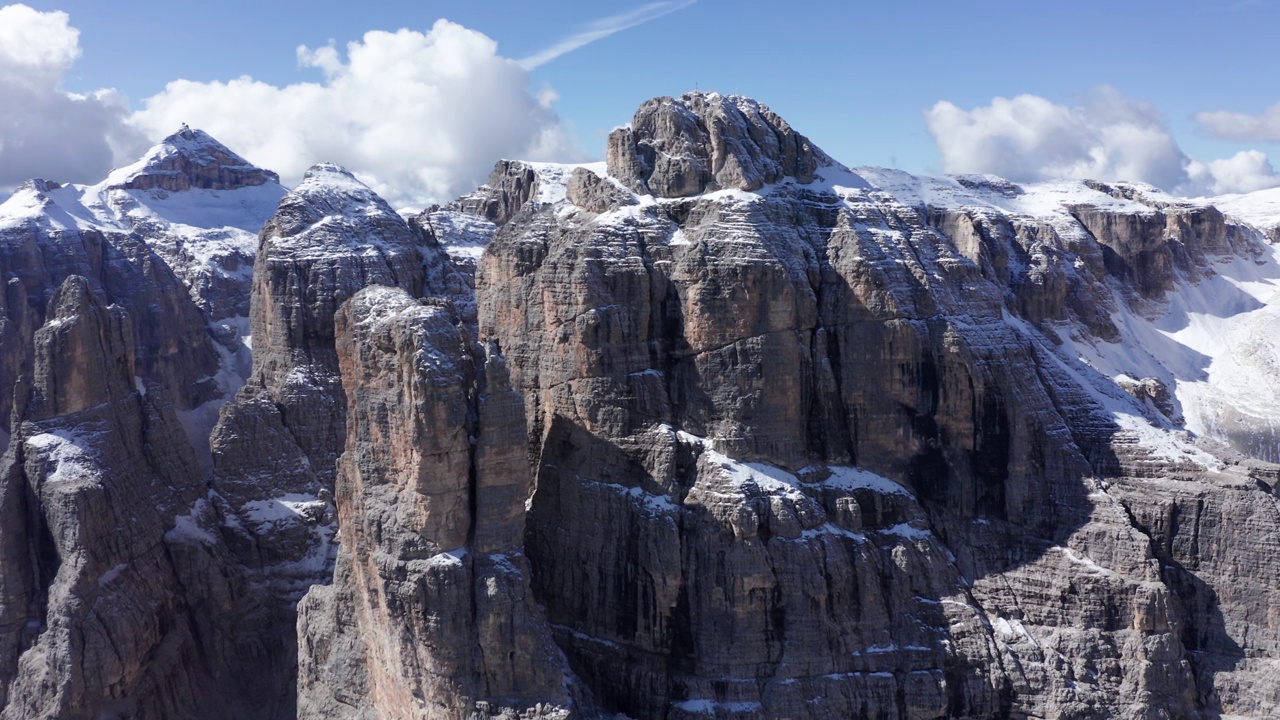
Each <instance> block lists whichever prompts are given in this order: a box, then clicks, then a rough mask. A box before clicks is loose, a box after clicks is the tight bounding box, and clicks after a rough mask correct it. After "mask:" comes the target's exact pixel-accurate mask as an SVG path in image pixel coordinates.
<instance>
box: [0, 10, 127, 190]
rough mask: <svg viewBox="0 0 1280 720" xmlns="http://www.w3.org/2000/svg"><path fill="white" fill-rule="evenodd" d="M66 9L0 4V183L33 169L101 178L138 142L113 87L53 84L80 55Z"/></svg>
mask: <svg viewBox="0 0 1280 720" xmlns="http://www.w3.org/2000/svg"><path fill="white" fill-rule="evenodd" d="M68 20H69V19H68V17H67V14H66V13H63V12H48V13H46V12H38V11H36V10H33V9H31V8H30V7H27V6H26V5H8V6H5V7H0V188H4V187H12V186H14V185H17V184H19V183H21V182H23V181H24V180H28V179H30V178H32V177H43V178H46V179H49V180H57V181H60V182H91V181H96V180H99V179H101V178H102V177H103V176H105V175H106V174H107V172H108V171H110V170H111V168H112V166H113V165H114V164H116V163H117V162H118V161H121V160H124V159H127V158H130V157H131V156H132V155H134V154H136V153H138V152H139V151H140V150H141V149H143V147H144V145H143V144H142V138H141V136H140V135H139V134H138V133H137V132H136V131H135V130H133V129H132V128H131V127H129V126H128V125H127V124H126V123H125V120H126V117H127V114H128V108H127V105H126V103H125V101H124V99H123V98H122V97H121V96H120V95H119V94H118V93H116V92H115V91H114V90H99V91H97V92H94V93H89V94H86V95H76V94H72V93H67V92H63V91H62V90H60V89H59V84H60V83H61V82H62V78H63V77H64V76H65V75H66V72H67V70H69V69H70V68H71V66H72V64H73V63H74V62H75V61H76V60H77V59H78V58H79V57H80V31H78V30H76V29H75V28H73V27H71V26H70V24H69V22H68Z"/></svg>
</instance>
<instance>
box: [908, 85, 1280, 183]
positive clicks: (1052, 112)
mask: <svg viewBox="0 0 1280 720" xmlns="http://www.w3.org/2000/svg"><path fill="white" fill-rule="evenodd" d="M925 120H926V123H927V124H928V127H929V132H930V133H931V134H932V135H933V138H934V141H935V142H936V143H937V145H938V150H939V152H940V153H941V154H942V165H943V169H944V170H945V171H946V172H951V173H991V174H994V175H1000V176H1002V177H1005V178H1008V179H1010V180H1015V181H1019V182H1034V181H1040V180H1055V179H1063V178H1075V179H1085V178H1092V179H1095V180H1131V181H1139V182H1147V183H1151V184H1152V185H1155V186H1157V187H1160V188H1163V189H1165V190H1168V191H1170V192H1175V193H1180V194H1187V195H1201V194H1222V193H1231V192H1249V191H1251V190H1258V189H1262V188H1267V187H1274V186H1276V185H1280V176H1277V175H1276V173H1275V170H1274V169H1273V168H1272V166H1271V163H1270V162H1269V161H1268V159H1267V156H1266V155H1265V154H1263V153H1261V152H1258V151H1256V150H1250V151H1244V152H1241V153H1239V154H1237V155H1235V156H1234V157H1231V158H1227V159H1222V160H1211V161H1209V162H1199V161H1196V160H1193V159H1191V158H1190V157H1188V156H1187V155H1186V153H1184V152H1183V151H1182V148H1181V147H1179V146H1178V142H1177V140H1175V139H1174V137H1173V134H1172V133H1171V132H1170V131H1169V128H1168V126H1167V125H1166V124H1165V122H1164V119H1163V118H1162V117H1161V115H1160V113H1159V112H1158V111H1157V110H1156V109H1155V107H1154V106H1152V105H1151V104H1150V103H1146V102H1143V101H1141V100H1135V99H1133V98H1130V97H1127V96H1125V95H1124V94H1122V93H1120V92H1119V91H1118V90H1116V89H1114V88H1110V87H1101V88H1097V89H1095V90H1093V91H1092V92H1090V93H1088V94H1087V95H1086V96H1085V97H1084V98H1083V100H1082V102H1081V103H1080V104H1079V105H1077V106H1075V107H1068V106H1066V105H1058V104H1056V103H1053V102H1051V101H1049V100H1046V99H1045V98H1042V97H1039V96H1036V95H1019V96H1018V97H1015V98H1013V99H1007V98H1001V97H997V98H995V99H994V100H992V102H991V104H990V105H987V106H984V107H977V108H974V109H973V110H964V109H961V108H959V107H957V106H955V105H954V104H952V103H949V102H945V101H943V102H939V103H937V104H936V105H934V106H933V107H932V108H930V109H929V110H928V111H926V113H925Z"/></svg>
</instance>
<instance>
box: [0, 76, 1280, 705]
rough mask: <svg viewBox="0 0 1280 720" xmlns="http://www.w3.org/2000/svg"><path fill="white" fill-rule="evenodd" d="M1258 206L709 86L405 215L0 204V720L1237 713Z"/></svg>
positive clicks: (1262, 514) (1267, 576) (32, 199)
mask: <svg viewBox="0 0 1280 720" xmlns="http://www.w3.org/2000/svg"><path fill="white" fill-rule="evenodd" d="M181 178H185V179H181ZM1255 200H1256V201H1257V202H1254V201H1255ZM1263 200H1265V198H1264V199H1263ZM1263 200H1258V199H1256V198H1255V199H1253V200H1249V199H1247V198H1246V199H1241V198H1233V199H1227V200H1226V201H1224V204H1223V207H1222V208H1221V209H1220V208H1218V207H1215V206H1214V205H1212V204H1210V203H1207V202H1205V201H1188V200H1180V199H1176V198H1172V197H1170V196H1168V195H1165V194H1163V193H1160V192H1159V191H1157V190H1155V189H1154V188H1149V187H1145V186H1140V185H1134V184H1129V183H1107V184H1103V183H1093V182H1085V183H1082V182H1062V183H1042V184H1036V185H1027V186H1020V185H1016V184H1013V183H1010V182H1007V181H1004V180H1001V179H999V178H994V177H988V176H957V177H946V178H924V177H915V176H911V175H908V174H906V173H900V172H896V171H891V170H884V169H878V168H859V169H857V170H856V171H855V170H850V169H848V168H845V167H843V166H841V165H839V164H838V163H836V162H835V161H834V160H832V159H831V158H829V157H828V156H826V155H825V154H824V153H822V151H821V150H819V149H817V148H816V147H813V146H812V144H811V143H810V142H809V141H808V140H807V139H805V138H804V137H803V136H802V135H800V134H798V133H796V132H795V131H794V130H793V129H792V128H790V127H789V126H788V125H787V123H786V122H784V121H783V120H782V119H781V118H779V117H777V116H776V115H775V114H774V113H772V112H771V111H770V110H768V108H766V107H764V106H763V105H760V104H759V103H756V102H754V101H751V100H748V99H746V98H740V97H726V96H721V95H717V94H713V93H694V94H689V95H686V96H683V97H681V98H659V99H656V100H653V101H650V102H648V103H645V104H644V105H643V106H642V107H641V108H640V110H639V111H638V112H637V113H636V116H635V118H634V120H633V122H632V124H631V126H630V127H629V128H625V129H623V130H619V131H617V132H615V133H614V134H613V135H612V136H611V138H610V142H609V147H608V160H607V162H605V163H600V164H595V165H588V166H581V167H574V166H563V165H552V164H540V163H521V162H508V161H503V162H500V163H499V164H498V165H497V167H496V168H495V171H494V173H493V175H492V176H491V177H490V179H489V182H488V183H487V184H486V186H485V187H483V188H480V189H479V190H477V191H476V192H475V193H473V194H471V195H468V196H466V197H464V198H461V199H459V200H458V201H456V202H454V203H451V204H450V205H447V206H445V207H443V208H432V209H430V210H428V211H426V212H424V213H422V214H420V215H419V216H417V217H415V218H413V219H411V220H407V221H406V220H405V219H403V218H401V217H400V216H399V215H398V214H397V213H396V212H395V211H394V210H392V209H391V208H390V207H389V206H388V205H387V204H386V203H385V202H383V201H382V200H381V199H380V198H378V197H377V196H376V195H375V194H374V193H373V192H372V191H371V190H370V189H369V188H368V187H366V186H364V185H363V184H361V183H360V182H358V181H357V180H356V179H355V178H354V177H353V176H352V175H351V174H350V173H347V172H346V171H344V170H342V169H341V168H338V167H336V166H333V165H318V166H316V167H315V168H313V169H312V171H311V172H310V173H309V175H308V177H307V179H306V180H305V181H304V182H303V183H302V185H301V186H299V187H298V188H296V189H295V190H294V191H292V192H290V193H288V194H287V195H285V194H284V191H283V189H281V188H279V186H278V185H276V184H275V181H274V178H273V176H272V175H271V174H270V173H267V172H266V171H261V170H258V169H256V168H252V167H249V166H248V165H247V163H244V162H243V161H242V160H240V159H239V158H238V157H237V156H235V155H234V153H232V152H231V151H230V150H227V149H225V148H223V147H222V146H220V145H217V143H216V141H213V140H212V139H211V138H208V137H207V136H204V135H203V134H200V133H197V132H195V131H189V130H184V131H181V132H179V133H178V134H176V135H175V136H172V137H171V138H168V139H166V141H165V142H164V143H162V144H161V145H160V146H157V148H156V149H155V150H153V152H151V153H149V154H148V156H147V157H146V158H144V159H143V160H142V161H140V162H139V163H138V164H135V165H134V166H130V167H129V168H124V169H122V170H120V171H117V172H115V173H113V174H112V176H111V177H109V178H107V180H106V181H104V183H102V184H100V185H98V186H90V187H87V188H82V187H79V186H72V187H69V188H63V187H59V186H57V185H56V184H53V183H46V182H42V181H37V182H33V183H31V184H30V185H29V186H27V187H25V188H23V189H22V190H21V191H20V192H19V193H17V194H16V195H15V196H14V198H12V199H10V200H9V201H7V202H6V203H4V204H3V205H0V241H2V242H0V276H2V277H3V279H4V281H5V282H6V283H7V284H6V288H7V290H6V291H5V292H4V293H3V294H2V296H0V384H2V386H3V387H5V388H12V389H13V392H12V393H4V394H0V398H6V399H4V400H3V401H2V402H3V403H5V404H4V405H3V407H2V408H0V409H2V410H4V411H5V413H6V414H7V415H8V416H9V418H10V419H9V421H8V422H9V424H8V425H7V426H6V428H7V429H8V431H10V432H12V439H11V441H9V442H8V445H7V451H6V452H5V453H4V454H3V458H0V718H29V717H42V718H86V719H88V718H102V717H130V718H171V717H197V718H206V717H207V718H222V717H237V718H261V719H263V720H268V719H270V720H275V719H276V718H293V717H308V718H311V717H316V718H360V719H362V720H363V719H365V718H370V719H371V718H457V717H470V718H487V717H503V718H516V717H524V718H569V717H582V718H592V717H607V718H615V717H630V718H637V719H639V718H663V719H666V720H694V719H696V718H722V719H725V720H728V719H733V720H744V719H747V718H773V717H789V718H815V719H816V718H848V717H868V718H870V717H907V718H935V717H956V718H986V717H1063V718H1080V719H1084V718H1095V717H1120V718H1135V719H1136V718H1144V719H1145V718H1165V717H1220V716H1237V717H1258V718H1263V717H1269V716H1270V715H1272V714H1274V712H1273V711H1274V708H1275V707H1277V706H1280V689H1277V686H1276V684H1275V682H1274V678H1275V677H1276V675H1277V673H1278V672H1280V620H1277V618H1276V613H1275V612H1274V608H1275V607H1280V563H1278V562H1277V560H1276V558H1277V557H1280V540H1278V539H1277V538H1280V532H1278V531H1277V530H1278V528H1280V499H1277V490H1276V487H1277V485H1278V484H1280V467H1277V466H1276V465H1272V464H1269V463H1268V462H1266V461H1267V460H1275V459H1277V458H1280V442H1278V441H1277V438H1280V422H1277V421H1276V419H1275V418H1277V417H1280V386H1276V384H1275V382H1274V368H1275V367H1277V366H1280V360H1277V359H1278V358H1280V340H1277V338H1280V330H1277V329H1278V328H1280V314H1277V313H1280V310H1276V309H1275V308H1276V307H1277V305H1276V304H1275V302H1274V296H1276V293H1277V292H1280V261H1278V260H1277V257H1276V253H1275V251H1274V248H1272V247H1271V246H1270V245H1268V244H1267V242H1266V235H1265V234H1264V232H1263V231H1265V230H1267V229H1268V228H1270V227H1273V225H1269V224H1267V223H1264V222H1262V221H1261V220H1258V219H1257V218H1259V217H1261V216H1262V215H1259V213H1262V210H1261V209H1260V208H1265V207H1266V203H1265V202H1263ZM277 201H278V205H277ZM1251 203H1252V204H1251ZM264 208H267V209H268V211H267V212H264ZM1262 214H1265V213H1262ZM254 218H257V220H254ZM255 223H256V224H257V225H264V224H265V225H264V226H263V227H262V228H261V233H260V234H257V235H255V239H252V240H246V233H248V232H250V231H248V230H246V229H245V228H246V227H249V226H253V225H254V224H255ZM256 229H257V228H256V227H255V230H256ZM5 248H7V249H5ZM250 268H251V270H250ZM243 336H248V337H247V340H248V341H249V342H244V341H242V338H243ZM249 345H251V346H252V351H253V358H252V366H251V367H249V366H248V351H249ZM242 382H243V387H242V388H240V389H239V392H237V393H235V394H234V399H232V400H230V401H229V402H227V401H226V398H227V397H228V395H229V394H230V393H232V392H234V391H235V390H236V388H237V387H239V386H240V384H241V383H242ZM224 402H225V405H223V403H224ZM215 413H218V414H219V416H218V422H217V426H216V427H213V423H212V416H213V415H214V414H215ZM210 428H212V429H210ZM206 453H207V454H206Z"/></svg>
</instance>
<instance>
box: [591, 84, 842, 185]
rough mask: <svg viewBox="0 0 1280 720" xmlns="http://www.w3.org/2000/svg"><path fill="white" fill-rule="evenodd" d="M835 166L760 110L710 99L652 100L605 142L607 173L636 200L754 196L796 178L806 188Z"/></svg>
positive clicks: (743, 101) (750, 103)
mask: <svg viewBox="0 0 1280 720" xmlns="http://www.w3.org/2000/svg"><path fill="white" fill-rule="evenodd" d="M834 164H836V163H835V161H834V160H832V159H831V157H830V156H828V155H827V154H826V153H825V152H823V151H822V150H821V149H819V148H818V147H816V146H814V145H813V143H811V142H810V141H809V139H808V138H806V137H805V136H803V135H801V134H799V133H797V132H795V131H794V130H792V129H791V126H790V125H788V124H787V122H786V121H785V120H783V119H782V118H781V117H779V116H778V115H777V114H776V113H774V112H773V111H772V110H770V109H769V108H768V107H767V106H765V105H764V104H762V103H759V102H757V101H755V100H752V99H751V98H747V97H743V96H741V95H721V94H720V93H714V92H692V93H685V94H684V95H681V96H680V97H679V98H670V97H659V98H654V99H652V100H649V101H648V102H646V103H644V104H643V105H641V106H640V108H639V109H638V110H636V114H635V117H633V118H632V120H631V125H630V127H624V128H619V129H617V130H615V131H613V133H612V134H611V135H610V136H609V148H608V168H609V174H610V175H612V176H614V177H616V178H618V179H619V180H621V181H622V182H623V184H625V185H626V186H627V187H629V188H631V189H632V190H634V191H635V192H637V193H641V194H653V195H656V196H658V197H668V198H672V197H688V196H690V195H697V194H700V193H703V192H710V191H714V190H722V189H727V188H736V189H739V190H748V191H751V190H758V189H760V188H761V187H763V186H764V185H766V184H767V183H773V182H778V181H780V180H782V179H784V178H788V177H791V178H795V179H796V180H797V181H798V182H801V183H808V182H811V181H812V180H813V178H814V171H816V170H817V169H818V168H819V167H825V166H829V165H834Z"/></svg>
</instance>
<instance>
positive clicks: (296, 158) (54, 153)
mask: <svg viewBox="0 0 1280 720" xmlns="http://www.w3.org/2000/svg"><path fill="white" fill-rule="evenodd" d="M694 2H696V0H662V1H660V2H651V3H649V4H646V5H643V6H641V7H638V8H636V9H635V10H632V11H629V12H625V13H621V14H618V15H614V16H611V17H607V18H603V19H600V20H596V21H594V22H591V23H588V24H586V25H584V26H582V27H581V28H580V29H579V30H578V31H577V32H574V33H572V34H570V35H569V36H567V37H565V38H564V39H562V40H560V41H558V42H556V43H554V44H552V45H550V46H549V47H547V48H546V49H545V50H543V51H541V52H538V53H535V54H533V55H531V56H529V57H526V58H523V59H521V60H514V59H511V58H507V57H504V56H502V55H500V54H499V52H498V47H497V43H496V42H494V41H493V40H492V39H490V38H489V37H487V36H485V35H484V34H482V33H480V32H477V31H474V30H470V29H468V28H465V27H463V26H461V25H458V24H456V23H452V22H449V21H447V20H439V21H437V22H436V23H435V24H434V25H433V26H432V27H431V28H430V29H429V30H428V31H426V32H418V31H414V30H408V29H401V30H399V31H396V32H385V31H371V32H368V33H366V34H365V35H364V36H363V37H362V38H361V39H360V40H358V41H355V42H351V43H348V44H347V45H346V47H345V48H344V49H342V50H340V49H339V48H337V47H335V46H333V45H329V46H324V47H319V48H309V47H306V46H302V47H299V48H297V57H298V64H299V66H300V67H301V68H315V69H319V70H320V71H321V72H322V74H323V80H322V81H321V82H298V83H293V84H288V85H284V86H275V85H271V84H268V83H264V82H260V81H257V80H254V79H252V78H251V77H247V76H246V77H240V78H236V79H234V80H230V81H227V82H207V83H203V82H192V81H188V80H175V81H173V82H170V83H169V84H168V85H167V86H166V87H165V88H164V90H163V91H161V92H160V93H158V94H156V95H154V96H152V97H150V98H147V99H145V100H144V101H143V103H142V106H141V109H139V110H132V109H131V108H130V107H129V106H128V104H127V102H126V101H125V99H124V98H123V97H121V96H120V95H119V94H118V93H117V92H116V91H114V90H110V89H104V90H98V91H95V92H92V93H87V94H74V93H68V92H65V91H63V90H62V89H61V83H62V80H63V79H64V78H65V77H66V74H67V72H68V71H69V70H70V69H71V68H72V67H73V65H74V63H75V62H76V61H77V59H78V58H79V57H80V55H81V50H80V45H79V40H80V32H79V31H78V30H77V29H75V28H74V27H73V26H72V25H71V23H70V21H71V19H70V18H69V17H68V15H67V14H66V13H63V12H40V11H36V10H33V9H31V8H30V7H27V6H25V5H8V6H4V7H0V189H4V188H9V187H13V186H14V185H17V184H18V183H20V182H22V181H24V180H27V179H30V178H31V177H37V176H39V177H45V178H48V179H52V180H58V181H61V182H93V181H96V180H99V179H101V178H103V177H105V176H106V174H107V173H108V172H109V171H110V169H111V168H112V167H115V166H119V165H123V164H127V163H128V162H132V161H133V160H135V159H136V158H137V157H139V156H140V155H141V153H142V152H143V151H145V149H146V148H147V147H148V146H149V145H151V144H152V143H154V142H156V141H157V140H159V139H160V138H162V137H164V136H165V135H167V134H169V133H170V132H173V131H174V130H176V129H177V128H178V127H179V126H180V125H181V124H182V123H188V124H190V125H192V126H195V127H200V128H202V129H204V130H205V131H207V132H209V133H210V134H211V135H213V136H214V137H216V138H218V139H219V140H221V141H222V142H224V143H226V144H227V145H228V146H230V147H231V148H232V149H234V150H235V151H236V152H237V153H239V154H240V155H242V156H244V157H246V158H248V159H249V160H250V161H252V162H254V163H256V164H258V165H261V166H263V167H266V168H270V169H272V170H275V171H276V172H279V173H280V175H281V178H282V180H283V181H284V182H285V184H293V183H296V182H298V181H299V180H300V178H301V176H302V174H303V173H304V172H305V170H306V168H308V167H309V166H311V165H312V164H314V163H315V162H319V161H331V162H337V163H340V164H342V165H345V166H346V167H348V168H349V169H351V170H352V171H354V172H355V173H356V174H357V175H359V176H360V177H361V178H362V179H363V180H365V181H366V182H368V183H369V184H370V185H371V186H372V187H373V188H374V189H375V190H377V191H378V192H379V193H380V194H383V195H384V196H385V197H387V199H388V200H390V201H391V202H393V203H398V204H400V205H421V204H424V203H426V202H430V201H443V200H448V199H450V198H452V197H456V196H457V195H459V194H462V193H464V192H467V191H469V190H471V189H473V188H474V187H475V186H476V185H477V184H479V183H480V182H482V181H483V179H484V177H485V176H486V175H487V174H488V171H489V169H490V167H492V164H493V162H494V161H495V160H497V159H498V158H499V157H510V158H522V159H529V160H560V161H565V160H575V159H581V157H582V153H581V151H580V150H579V149H578V148H577V147H575V146H574V144H573V143H572V142H571V141H570V140H569V138H568V135H567V133H566V132H565V131H564V129H563V127H562V126H561V123H560V120H559V118H558V116H557V115H556V113H555V111H554V109H553V107H552V105H553V103H554V101H555V94H554V93H553V92H552V91H551V90H549V89H545V90H543V91H541V92H534V91H532V90H531V83H530V78H529V71H530V70H532V69H533V68H536V67H539V66H541V65H544V64H546V63H548V62H551V61H553V60H555V59H556V58H559V57H561V56H562V55H564V54H566V53H569V52H572V51H574V50H576V49H578V48H580V47H583V46H585V45H587V44H589V43H591V42H595V41H598V40H600V39H603V38H606V37H608V36H610V35H612V34H614V33H617V32H621V31H623V30H626V29H628V28H631V27H635V26H637V25H640V24H643V23H646V22H650V21H652V20H655V19H657V18H659V17H662V16H665V15H668V14H670V13H673V12H676V11H678V10H680V9H683V8H685V7H688V6H690V5H692V4H693V3H694ZM1195 120H1196V122H1197V123H1198V124H1199V126H1200V128H1201V130H1202V131H1204V132H1206V133H1208V134H1210V135H1213V136H1216V137H1220V138H1224V139H1230V140H1237V141H1248V142H1280V104H1276V105H1273V106H1272V107H1270V108H1267V109H1266V110H1264V111H1263V112H1261V113H1259V114H1257V115H1248V114H1244V113H1235V112H1227V111H1215V112H1203V113H1199V114H1197V115H1196V116H1195ZM925 121H926V125H927V127H928V130H929V132H930V134H931V135H932V136H933V139H934V141H935V142H936V144H937V146H938V150H939V153H940V155H941V159H942V167H943V169H944V170H945V171H946V172H980V173H991V174H996V175H1001V176H1003V177H1007V178H1009V179H1011V180H1015V181H1020V182H1028V181H1037V180H1049V179H1059V178H1094V179H1099V180H1137V181H1143V182H1149V183H1151V184H1153V185H1156V186H1158V187H1161V188H1164V189H1166V190H1169V191H1171V192H1175V193H1178V194H1184V195H1206V194H1209V195H1217V194H1226V193H1235V192H1249V191H1253V190H1258V189H1263V188H1269V187H1277V186H1280V175H1278V174H1277V173H1276V171H1275V168H1274V167H1273V166H1272V164H1271V161H1270V159H1269V158H1268V156H1267V155H1266V154H1264V153H1262V152H1260V151H1258V150H1245V151H1242V152H1239V153H1237V154H1236V155H1234V156H1232V157H1230V158H1223V159H1215V160H1208V161H1200V160H1197V159H1193V158H1190V157H1189V156H1187V154H1186V153H1185V152H1183V150H1182V149H1181V148H1180V147H1179V145H1178V143H1177V141H1176V140H1175V138H1174V137H1173V134H1172V132H1171V131H1170V130H1169V127H1168V125H1167V123H1166V122H1165V121H1164V119H1163V118H1162V117H1161V115H1160V113H1159V112H1158V111H1157V110H1156V109H1155V108H1154V107H1153V106H1151V105H1150V104H1148V103H1144V102H1142V101H1139V100H1135V99H1133V98H1129V97H1127V96H1125V95H1123V94H1121V93H1120V92H1119V91H1117V90H1115V89H1112V88H1107V87H1104V88H1099V89H1096V90H1094V91H1092V92H1090V93H1088V94H1087V95H1086V96H1084V97H1083V98H1082V99H1081V101H1080V102H1078V103H1077V104H1076V105H1075V106H1066V105H1060V104H1055V103H1053V102H1051V101H1049V100H1047V99H1045V98H1043V97H1038V96H1035V95H1019V96H1017V97H1015V98H1012V99H1006V98H994V99H993V100H992V102H991V104H990V105H986V106H981V107H976V108H973V109H971V110H965V109H962V108H960V107H958V106H956V105H954V104H952V103H950V102H946V101H942V102H938V103H937V104H936V105H934V106H933V107H932V108H930V109H929V110H928V111H926V113H925Z"/></svg>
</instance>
